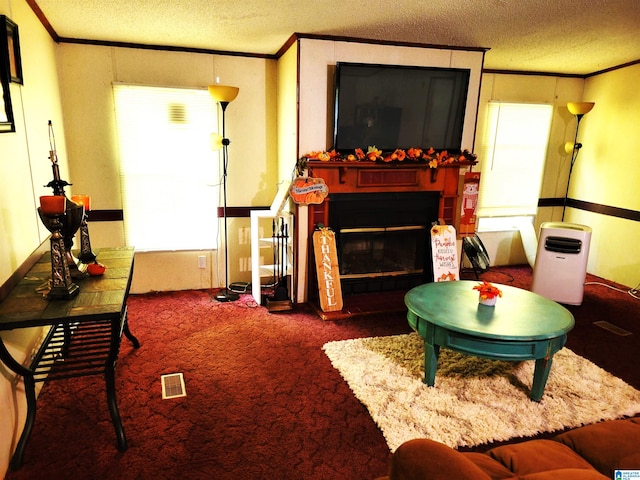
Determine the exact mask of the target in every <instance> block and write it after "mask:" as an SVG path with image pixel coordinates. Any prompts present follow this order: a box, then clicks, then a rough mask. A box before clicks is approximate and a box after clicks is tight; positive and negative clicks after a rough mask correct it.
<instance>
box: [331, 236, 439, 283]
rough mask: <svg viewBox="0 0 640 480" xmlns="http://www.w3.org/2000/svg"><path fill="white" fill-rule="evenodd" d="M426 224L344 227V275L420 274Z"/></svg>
mask: <svg viewBox="0 0 640 480" xmlns="http://www.w3.org/2000/svg"><path fill="white" fill-rule="evenodd" d="M425 230H426V229H425V227H424V226H406V227H386V228H385V227H381V228H343V229H341V230H340V231H339V244H340V251H339V259H338V263H339V265H340V277H341V278H343V279H347V278H362V277H375V276H382V275H407V274H414V273H420V272H422V269H423V263H424V243H425V241H426V237H425V236H426V231H425Z"/></svg>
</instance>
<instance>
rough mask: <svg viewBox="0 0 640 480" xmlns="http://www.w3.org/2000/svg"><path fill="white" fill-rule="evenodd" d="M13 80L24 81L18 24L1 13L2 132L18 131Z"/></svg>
mask: <svg viewBox="0 0 640 480" xmlns="http://www.w3.org/2000/svg"><path fill="white" fill-rule="evenodd" d="M11 82H17V83H20V84H22V82H23V80H22V62H21V59H20V41H19V38H18V26H17V25H16V24H15V23H13V22H12V21H11V20H9V19H8V18H7V17H6V16H4V15H0V87H2V91H1V92H0V93H2V96H1V97H0V133H5V132H15V131H16V129H15V123H14V121H13V109H12V107H11V90H10V88H9V87H10V84H11Z"/></svg>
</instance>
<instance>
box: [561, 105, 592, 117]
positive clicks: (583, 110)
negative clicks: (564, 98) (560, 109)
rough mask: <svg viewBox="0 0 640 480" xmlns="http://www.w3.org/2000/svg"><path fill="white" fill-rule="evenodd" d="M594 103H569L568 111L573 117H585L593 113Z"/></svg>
mask: <svg viewBox="0 0 640 480" xmlns="http://www.w3.org/2000/svg"><path fill="white" fill-rule="evenodd" d="M594 105H595V103H594V102H568V103H567V109H568V110H569V112H570V113H571V114H572V115H585V114H587V113H589V112H590V111H591V109H592V108H593V106H594Z"/></svg>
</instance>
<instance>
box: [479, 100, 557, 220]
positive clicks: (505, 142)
mask: <svg viewBox="0 0 640 480" xmlns="http://www.w3.org/2000/svg"><path fill="white" fill-rule="evenodd" d="M552 112H553V107H552V106H551V105H539V104H519V103H501V102H491V103H490V104H489V107H488V110H487V115H488V117H487V121H486V122H485V132H484V135H483V136H482V144H481V146H480V147H481V148H480V151H479V152H478V153H479V156H480V159H481V161H482V180H481V186H480V196H479V199H478V217H492V216H512V215H535V214H536V211H537V205H538V198H539V195H540V187H541V184H542V173H543V169H544V162H545V158H546V155H547V144H548V140H549V129H550V127H551V115H552Z"/></svg>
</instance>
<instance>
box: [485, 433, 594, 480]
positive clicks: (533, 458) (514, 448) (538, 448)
mask: <svg viewBox="0 0 640 480" xmlns="http://www.w3.org/2000/svg"><path fill="white" fill-rule="evenodd" d="M487 454H488V455H489V456H490V457H491V458H494V459H496V460H497V461H498V462H500V463H501V464H502V465H504V466H505V467H507V468H508V469H509V470H511V471H512V472H514V473H515V474H517V475H520V476H524V475H529V474H532V473H539V472H546V471H552V470H558V469H567V468H575V469H585V470H591V471H595V470H594V468H593V467H592V466H591V465H589V463H588V462H587V461H586V460H585V459H583V458H582V457H580V455H578V454H577V453H576V452H574V451H573V450H571V448H569V447H567V446H566V445H563V444H562V443H559V442H556V441H553V440H529V441H527V442H523V443H516V444H512V445H503V446H501V447H496V448H493V449H491V450H489V451H488V452H487Z"/></svg>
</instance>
